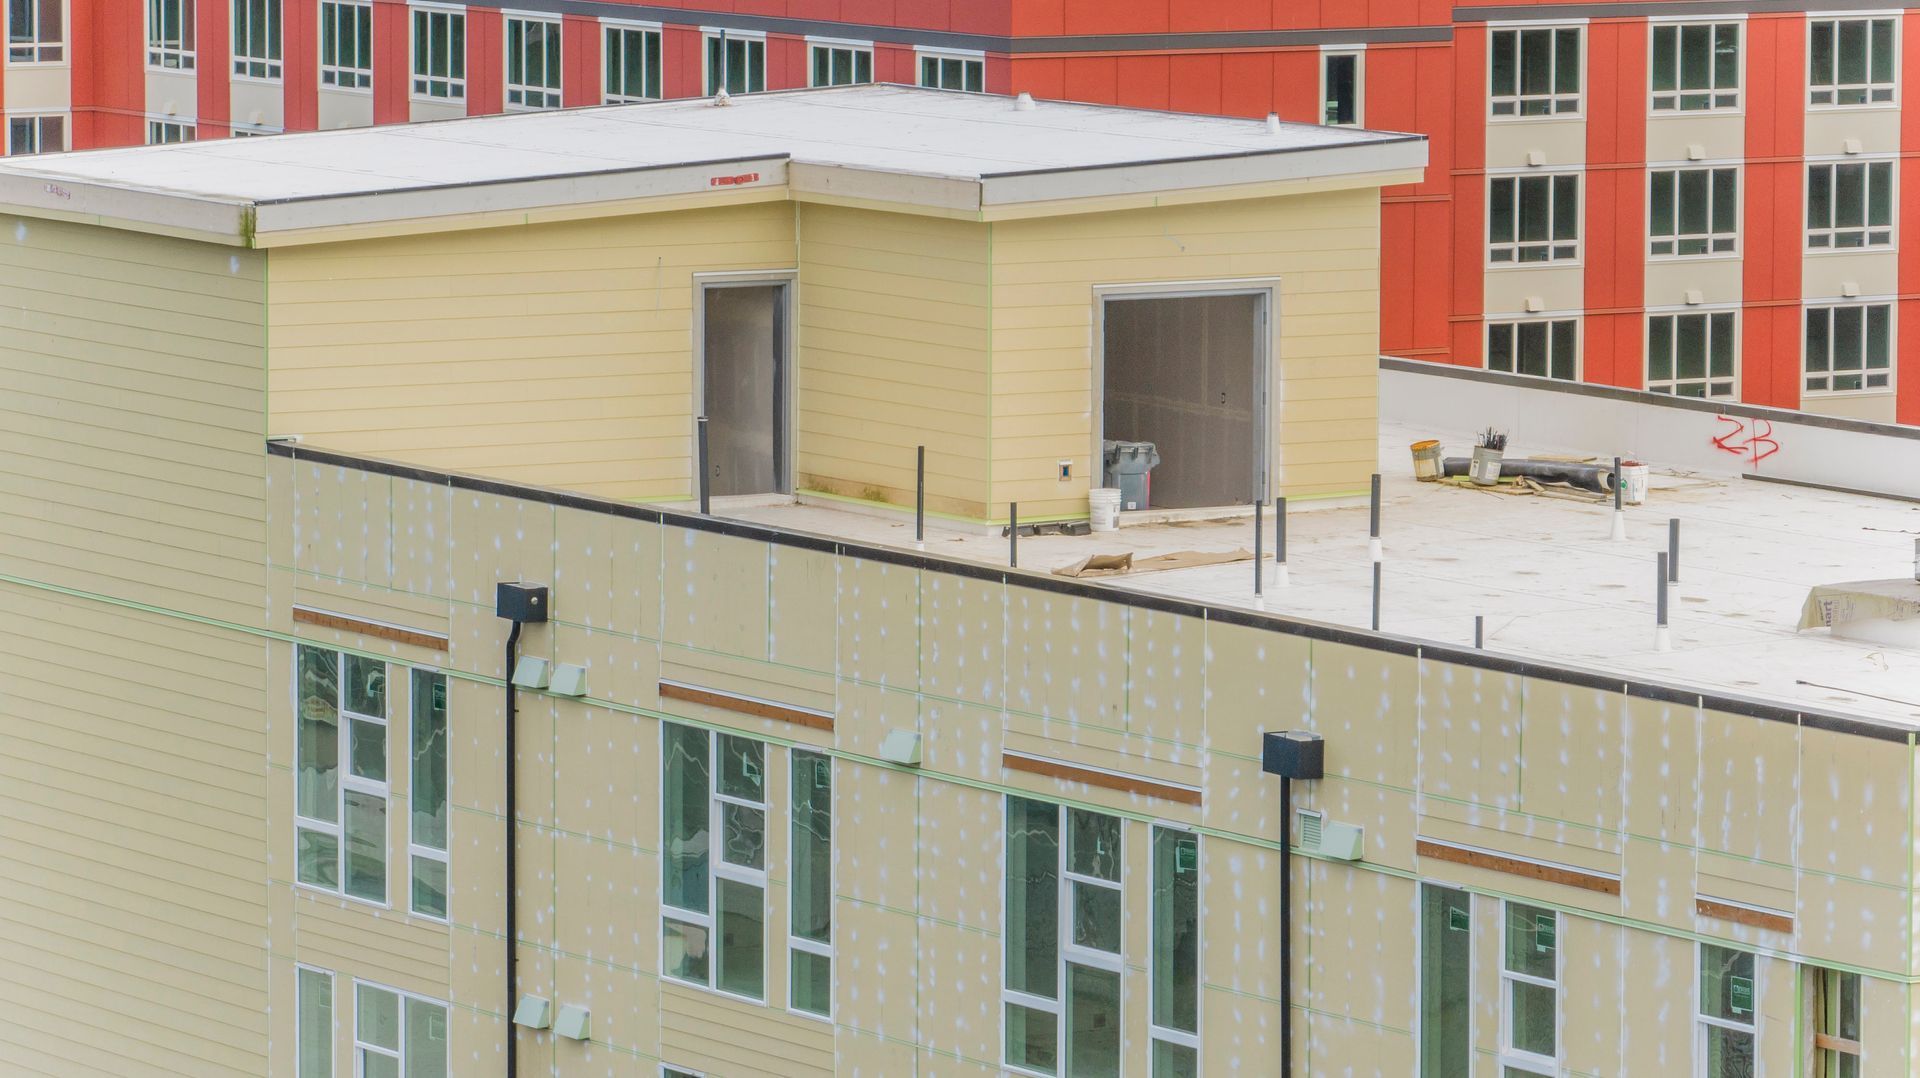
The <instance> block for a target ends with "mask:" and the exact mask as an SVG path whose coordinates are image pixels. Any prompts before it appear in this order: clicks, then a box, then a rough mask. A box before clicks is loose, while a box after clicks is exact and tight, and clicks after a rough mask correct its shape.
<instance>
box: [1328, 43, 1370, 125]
mask: <svg viewBox="0 0 1920 1078" xmlns="http://www.w3.org/2000/svg"><path fill="white" fill-rule="evenodd" d="M1360 55H1361V54H1360V53H1357V52H1323V53H1321V54H1320V103H1321V104H1320V122H1321V123H1324V124H1326V125H1328V126H1329V127H1358V126H1360V87H1361V83H1360Z"/></svg>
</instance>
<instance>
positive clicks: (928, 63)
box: [914, 49, 987, 94]
mask: <svg viewBox="0 0 1920 1078" xmlns="http://www.w3.org/2000/svg"><path fill="white" fill-rule="evenodd" d="M914 58H915V60H916V62H917V64H918V66H919V69H920V85H922V86H925V87H927V88H928V89H932V90H961V91H964V92H966V93H970V94H983V93H986V92H987V54H986V53H983V52H959V51H953V50H947V49H920V50H918V51H917V52H915V54H914Z"/></svg>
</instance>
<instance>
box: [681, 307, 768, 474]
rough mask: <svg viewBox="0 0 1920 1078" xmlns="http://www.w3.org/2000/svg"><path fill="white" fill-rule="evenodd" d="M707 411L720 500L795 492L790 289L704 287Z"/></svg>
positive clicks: (703, 392) (702, 349) (703, 363)
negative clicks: (790, 461)
mask: <svg viewBox="0 0 1920 1078" xmlns="http://www.w3.org/2000/svg"><path fill="white" fill-rule="evenodd" d="M700 302H701V325H702V336H701V345H700V362H701V368H700V369H701V381H700V385H701V409H702V414H704V415H705V416H706V417H707V468H708V471H709V473H710V474H709V475H708V477H707V479H708V482H709V484H710V486H709V488H708V489H709V490H710V491H711V492H712V493H713V495H714V496H715V497H724V496H726V495H733V494H785V493H787V405H786V401H787V342H786V312H787V286H786V285H785V284H779V283H772V284H770V283H765V282H756V283H752V284H724V285H721V284H709V285H704V286H703V287H702V288H701V289H700Z"/></svg>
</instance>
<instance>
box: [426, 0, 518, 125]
mask: <svg viewBox="0 0 1920 1078" xmlns="http://www.w3.org/2000/svg"><path fill="white" fill-rule="evenodd" d="M422 15H425V16H426V20H425V25H426V29H427V54H428V60H427V62H428V64H429V65H431V64H432V62H433V60H432V54H433V47H434V45H436V44H439V43H440V37H441V36H450V35H451V34H452V32H453V21H454V20H455V19H458V20H460V49H459V51H458V52H456V51H454V49H453V47H452V45H451V43H448V44H447V69H448V72H449V73H448V74H446V75H432V74H428V73H426V72H423V71H417V70H415V69H414V58H415V57H416V56H417V55H418V54H419V48H420V27H421V18H420V17H421V16H422ZM435 16H443V17H444V18H445V22H444V24H443V25H444V26H445V27H446V29H445V31H444V35H436V34H434V32H433V25H434V17H435ZM456 59H457V60H458V61H459V63H460V74H459V75H458V76H455V75H453V74H451V72H452V69H453V63H454V61H455V60H456ZM502 77H503V78H504V77H505V76H504V75H503V76H502ZM435 85H443V86H445V87H446V88H447V92H446V93H444V94H436V93H433V92H432V88H433V87H434V86H435ZM423 87H424V88H423ZM407 96H408V98H409V99H410V100H413V101H425V102H433V103H438V104H443V105H444V104H448V103H450V102H456V101H458V102H464V101H466V99H467V9H466V8H465V7H462V6H460V5H458V4H426V3H420V4H410V5H408V7H407Z"/></svg>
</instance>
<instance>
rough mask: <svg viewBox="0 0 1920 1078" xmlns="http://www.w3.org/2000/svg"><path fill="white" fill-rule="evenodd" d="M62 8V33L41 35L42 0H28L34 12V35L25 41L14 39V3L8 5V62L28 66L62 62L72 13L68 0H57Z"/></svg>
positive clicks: (64, 60) (13, 64) (65, 51)
mask: <svg viewBox="0 0 1920 1078" xmlns="http://www.w3.org/2000/svg"><path fill="white" fill-rule="evenodd" d="M55 2H56V3H57V4H58V5H59V9H60V33H58V34H56V35H54V36H53V37H52V38H51V39H48V38H43V37H41V28H40V14H41V11H40V0H28V10H29V11H31V12H32V13H33V15H32V21H33V24H34V25H33V36H32V37H31V38H29V39H27V40H24V41H15V40H14V39H13V5H12V4H11V3H9V4H8V5H7V63H8V64H9V65H10V66H14V67H27V66H35V65H40V64H62V63H65V62H66V58H67V23H68V20H69V19H70V18H71V17H72V14H71V13H70V12H69V11H68V10H67V5H66V0H55Z"/></svg>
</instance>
